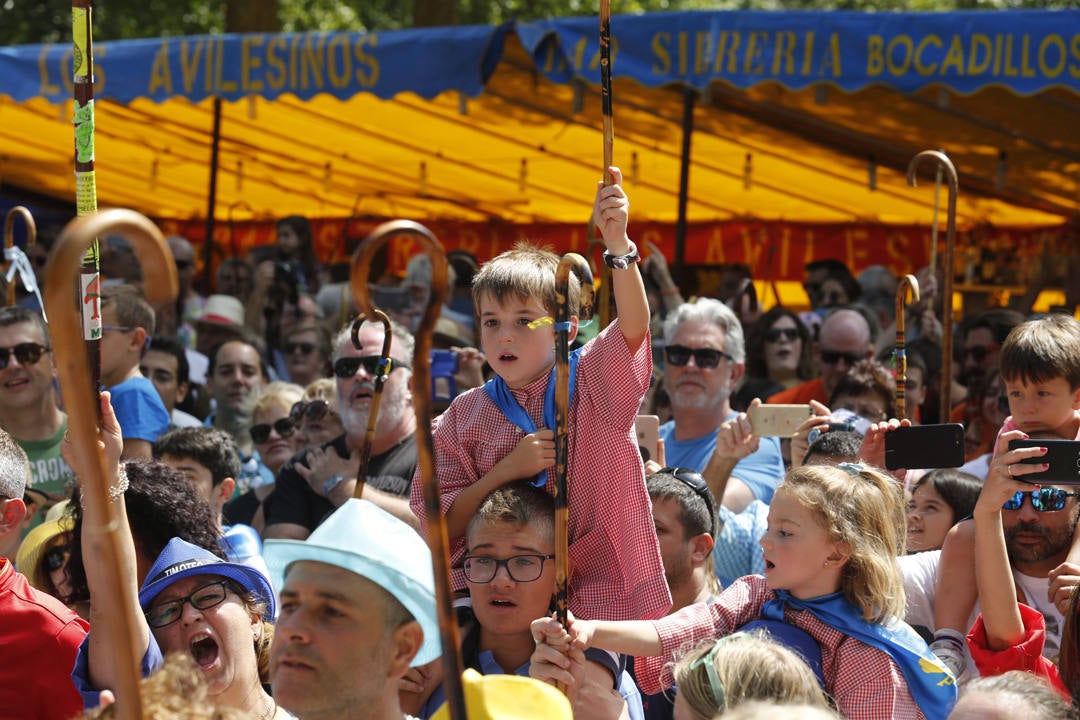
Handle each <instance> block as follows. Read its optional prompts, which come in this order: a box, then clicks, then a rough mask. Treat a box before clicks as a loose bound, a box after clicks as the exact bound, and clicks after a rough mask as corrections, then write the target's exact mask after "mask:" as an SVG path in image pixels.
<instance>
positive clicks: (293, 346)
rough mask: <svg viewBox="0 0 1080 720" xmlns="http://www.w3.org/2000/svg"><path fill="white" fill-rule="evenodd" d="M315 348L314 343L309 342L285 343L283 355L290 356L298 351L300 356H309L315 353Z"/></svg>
mask: <svg viewBox="0 0 1080 720" xmlns="http://www.w3.org/2000/svg"><path fill="white" fill-rule="evenodd" d="M316 347H317V346H316V345H315V343H309V342H287V343H285V354H286V355H292V354H293V353H294V352H296V351H298V350H299V351H300V353H301V354H302V355H310V354H311V353H313V352H314V351H315V348H316Z"/></svg>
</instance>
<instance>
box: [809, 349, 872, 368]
mask: <svg viewBox="0 0 1080 720" xmlns="http://www.w3.org/2000/svg"><path fill="white" fill-rule="evenodd" d="M820 354H821V362H823V363H825V364H826V365H835V364H836V363H838V362H840V361H841V360H843V361H844V362H845V363H846V364H848V365H854V364H855V363H857V362H859V361H860V360H863V359H865V358H866V353H846V352H839V351H837V350H822V351H821V353H820Z"/></svg>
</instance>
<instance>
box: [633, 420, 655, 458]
mask: <svg viewBox="0 0 1080 720" xmlns="http://www.w3.org/2000/svg"><path fill="white" fill-rule="evenodd" d="M634 427H635V429H636V430H637V444H638V450H640V451H641V461H642V462H645V461H647V460H657V456H656V448H657V446H658V445H659V444H660V418H659V417H657V416H656V415H638V416H637V419H636V420H635V421H634ZM657 462H659V460H657Z"/></svg>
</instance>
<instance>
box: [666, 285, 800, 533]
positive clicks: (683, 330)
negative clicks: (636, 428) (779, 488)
mask: <svg viewBox="0 0 1080 720" xmlns="http://www.w3.org/2000/svg"><path fill="white" fill-rule="evenodd" d="M664 337H665V338H666V339H667V345H666V346H665V348H664V387H665V388H666V389H667V391H668V395H669V396H670V397H671V413H672V417H673V419H672V420H671V421H669V422H667V423H665V424H664V425H662V426H661V427H660V439H661V440H663V441H664V457H665V459H666V461H667V464H668V465H670V466H678V467H686V468H691V469H693V470H696V471H698V472H703V471H705V468H706V467H707V466H708V465H709V464H710V461H711V460H713V458H714V455H716V453H717V452H718V450H719V452H720V453H721V455H723V457H717V458H716V461H717V462H716V463H715V464H714V469H715V470H716V471H715V472H714V473H711V477H709V478H708V480H709V482H710V487H712V488H713V492H714V494H718V495H719V496H720V497H721V502H722V503H723V504H724V505H725V506H727V507H729V508H731V509H732V510H734V511H736V512H738V511H740V510H742V509H743V508H745V507H746V506H747V505H748V504H749V503H750V502H751V501H752V500H754V499H755V498H756V499H758V500H761V501H763V502H768V501H769V500H771V499H772V493H773V489H774V488H775V487H776V485H777V484H779V482H780V480H781V479H782V478H783V475H784V462H783V459H782V457H781V455H780V441H779V440H778V439H777V438H754V439H753V440H749V441H748V444H747V447H748V448H749V447H750V446H756V447H753V449H752V450H749V449H748V450H746V451H744V452H742V456H741V457H739V458H731V457H728V456H727V455H726V454H724V453H725V451H724V449H723V448H718V444H717V437H718V433H719V431H720V429H721V427H722V426H723V425H724V424H725V423H727V422H729V421H732V420H734V419H736V418H737V417H738V415H739V414H738V413H736V412H735V411H734V410H732V409H731V402H730V398H731V393H732V392H733V391H734V389H735V387H736V386H737V385H738V382H739V379H740V378H741V377H742V375H743V371H744V369H745V367H746V366H745V364H744V361H745V357H746V356H745V350H744V346H743V331H742V325H741V324H740V323H739V320H738V318H736V317H735V314H734V313H733V312H732V311H731V310H730V309H729V308H728V307H727V306H726V305H724V304H723V303H722V302H720V301H719V300H714V299H712V298H699V299H698V300H697V301H696V302H693V303H684V304H683V305H681V306H679V308H678V309H677V310H676V311H675V312H673V313H672V314H671V315H669V316H668V318H667V320H666V321H665V322H664ZM729 461H730V462H729ZM721 465H722V466H723V467H721ZM725 483H726V484H725ZM721 487H723V490H720V489H719V488H721Z"/></svg>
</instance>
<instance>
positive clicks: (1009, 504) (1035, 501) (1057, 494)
mask: <svg viewBox="0 0 1080 720" xmlns="http://www.w3.org/2000/svg"><path fill="white" fill-rule="evenodd" d="M1025 495H1029V496H1030V497H1031V507H1033V508H1035V510H1036V511H1037V512H1057V511H1058V510H1064V509H1065V500H1066V499H1068V498H1071V497H1080V492H1069V491H1068V490H1062V489H1060V488H1040V489H1039V490H1029V491H1027V492H1022V491H1020V490H1017V491H1016V493H1015V494H1014V495H1013V496H1012V497H1011V498H1009V499H1008V500H1006V501H1005V504H1004V505H1002V506H1001V507H1003V508H1005V509H1006V510H1019V509H1020V507H1021V506H1022V505H1023V504H1024V496H1025Z"/></svg>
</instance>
